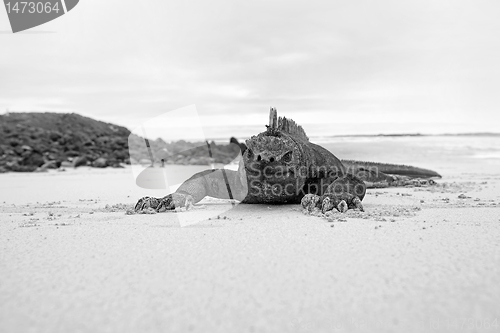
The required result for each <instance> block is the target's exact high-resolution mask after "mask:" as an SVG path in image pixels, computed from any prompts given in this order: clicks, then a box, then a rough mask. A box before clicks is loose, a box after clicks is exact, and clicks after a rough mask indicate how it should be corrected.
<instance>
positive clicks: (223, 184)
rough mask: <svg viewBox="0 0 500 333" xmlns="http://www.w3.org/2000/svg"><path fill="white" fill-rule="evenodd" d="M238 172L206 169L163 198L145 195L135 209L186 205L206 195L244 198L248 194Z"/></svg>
mask: <svg viewBox="0 0 500 333" xmlns="http://www.w3.org/2000/svg"><path fill="white" fill-rule="evenodd" d="M238 175H239V174H238V172H236V171H232V170H225V169H213V170H205V171H202V172H199V173H197V174H195V175H193V176H192V177H191V178H189V179H188V180H186V181H185V182H184V183H182V184H181V186H179V188H178V189H177V191H175V193H171V194H169V195H167V196H165V197H163V198H154V197H143V198H141V199H139V201H138V202H137V204H136V205H135V211H136V212H140V211H143V210H145V209H148V208H152V209H154V210H156V211H157V212H163V211H166V210H173V209H175V208H182V207H186V208H187V209H189V208H190V207H191V206H192V205H193V204H195V203H197V202H199V201H200V200H202V199H203V198H204V197H206V196H209V197H214V198H219V199H236V200H243V199H244V198H245V196H246V191H245V190H244V186H243V185H242V184H241V181H240V178H239V176H238Z"/></svg>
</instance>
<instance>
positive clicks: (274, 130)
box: [135, 108, 439, 212]
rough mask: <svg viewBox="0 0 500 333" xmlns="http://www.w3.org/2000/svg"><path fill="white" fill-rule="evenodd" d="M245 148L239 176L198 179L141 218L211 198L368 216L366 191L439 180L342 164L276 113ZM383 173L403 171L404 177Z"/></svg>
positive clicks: (407, 170)
mask: <svg viewBox="0 0 500 333" xmlns="http://www.w3.org/2000/svg"><path fill="white" fill-rule="evenodd" d="M241 146H242V150H244V151H243V155H242V159H241V160H240V164H239V168H238V171H231V170H224V169H214V170H206V171H202V172H200V173H197V174H195V175H193V176H192V177H191V178H189V179H188V180H186V181H185V182H184V183H183V184H182V185H181V186H180V187H179V188H178V189H177V191H176V192H175V193H172V194H169V195H167V196H165V197H164V198H151V197H144V198H141V199H140V200H139V201H138V202H137V204H136V206H135V210H136V211H137V212H140V211H143V210H145V209H151V208H152V209H155V210H156V211H159V212H161V211H166V210H172V209H175V208H180V207H186V208H189V207H190V206H191V205H192V204H195V203H197V202H199V201H200V200H202V199H203V198H204V197H206V196H210V197H214V198H221V199H236V200H239V201H241V202H242V203H249V204H259V203H260V204H285V203H294V204H297V203H301V204H302V206H303V207H304V208H305V209H308V210H312V209H313V208H320V209H321V210H322V211H323V212H326V211H328V210H331V209H337V210H339V211H340V212H345V211H347V209H359V210H363V206H362V204H361V201H362V200H363V198H364V196H365V193H366V188H367V187H386V186H398V185H399V186H401V185H406V184H407V183H409V182H412V181H418V180H413V179H412V178H411V177H410V176H408V175H411V176H414V175H417V176H427V177H429V176H439V175H438V174H436V173H434V172H433V171H430V170H425V169H417V168H413V167H406V166H395V165H388V164H378V163H369V162H356V161H345V162H344V163H343V162H341V161H340V160H339V159H338V158H337V157H335V156H334V155H333V154H332V153H331V152H329V151H328V150H326V149H324V148H323V147H321V146H318V145H316V144H314V143H311V142H309V139H308V138H307V136H306V134H305V133H304V131H303V129H302V128H301V127H300V126H297V125H296V124H295V122H293V120H288V119H286V118H279V119H278V118H277V114H276V110H275V109H273V108H272V109H271V115H270V125H269V126H268V128H267V130H266V131H264V132H262V133H260V134H258V135H256V136H252V137H251V138H250V139H249V140H247V141H246V149H245V147H244V145H241ZM379 168H385V169H384V170H391V171H392V172H394V173H398V170H399V171H401V172H400V173H401V174H403V175H402V176H401V175H390V174H385V173H383V172H380V170H379Z"/></svg>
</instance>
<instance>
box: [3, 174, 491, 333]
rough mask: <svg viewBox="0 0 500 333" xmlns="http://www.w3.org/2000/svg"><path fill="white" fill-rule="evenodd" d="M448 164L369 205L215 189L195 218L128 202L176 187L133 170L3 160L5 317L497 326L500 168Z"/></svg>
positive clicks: (36, 328) (259, 325)
mask: <svg viewBox="0 0 500 333" xmlns="http://www.w3.org/2000/svg"><path fill="white" fill-rule="evenodd" d="M176 168H178V169H176V170H177V172H178V173H179V174H186V175H189V174H190V173H192V172H193V171H194V170H195V169H196V168H197V167H176ZM444 169H445V173H446V175H447V176H446V177H444V178H443V179H442V180H440V181H439V185H438V186H435V187H430V188H417V187H415V188H390V189H377V190H370V191H369V194H368V195H367V197H366V198H365V200H364V206H365V209H366V212H365V213H360V212H354V211H352V212H351V211H349V212H348V213H346V214H340V213H332V214H330V215H329V216H326V217H317V216H310V215H305V214H303V213H302V212H301V210H300V209H299V206H298V205H283V206H267V205H235V207H234V208H232V207H231V205H230V204H228V203H227V201H219V200H204V201H202V202H201V204H200V205H198V206H197V207H196V209H194V210H193V211H190V212H185V213H179V214H201V215H203V216H205V217H207V218H206V219H205V220H203V221H201V222H199V223H196V224H192V225H189V226H185V227H181V226H180V224H179V218H178V216H179V215H177V214H174V213H163V214H155V215H126V214H125V210H126V209H127V208H130V207H131V206H132V205H133V204H134V203H135V201H136V200H137V198H139V197H142V196H144V195H153V196H163V195H164V194H165V191H162V190H153V191H152V190H144V189H140V188H138V187H136V186H135V183H134V178H133V175H132V173H131V170H129V169H114V170H111V169H106V170H97V169H87V168H80V169H78V170H68V171H66V172H49V173H42V174H2V175H0V184H1V190H0V271H1V272H2V273H1V274H0V331H1V332H337V331H338V332H429V331H435V332H493V331H497V329H498V327H499V325H500V323H499V319H500V312H499V310H498V309H500V191H499V186H500V173H498V172H497V171H496V170H498V169H497V166H496V164H491V165H490V166H489V167H486V168H483V169H481V170H477V169H476V170H470V169H468V168H456V166H453V167H449V168H444ZM227 207H229V208H232V209H230V210H227V211H224V210H226V209H227ZM201 215H200V216H201ZM185 216H187V215H185Z"/></svg>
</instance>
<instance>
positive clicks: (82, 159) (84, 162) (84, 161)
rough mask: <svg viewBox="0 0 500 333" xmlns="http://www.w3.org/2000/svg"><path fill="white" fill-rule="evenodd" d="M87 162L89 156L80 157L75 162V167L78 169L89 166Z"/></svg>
mask: <svg viewBox="0 0 500 333" xmlns="http://www.w3.org/2000/svg"><path fill="white" fill-rule="evenodd" d="M87 162H88V159H87V156H78V157H76V158H75V159H74V160H73V167H74V168H77V167H79V166H85V165H87Z"/></svg>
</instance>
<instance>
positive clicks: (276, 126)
mask: <svg viewBox="0 0 500 333" xmlns="http://www.w3.org/2000/svg"><path fill="white" fill-rule="evenodd" d="M277 117H278V111H277V110H276V109H275V108H271V111H270V112H269V126H267V130H268V132H270V133H273V132H283V133H288V134H290V135H292V136H294V137H296V138H301V139H302V140H305V141H309V138H308V137H307V135H306V132H305V131H304V129H303V128H302V126H300V125H297V123H296V122H295V121H293V120H292V119H286V117H279V118H277Z"/></svg>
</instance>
